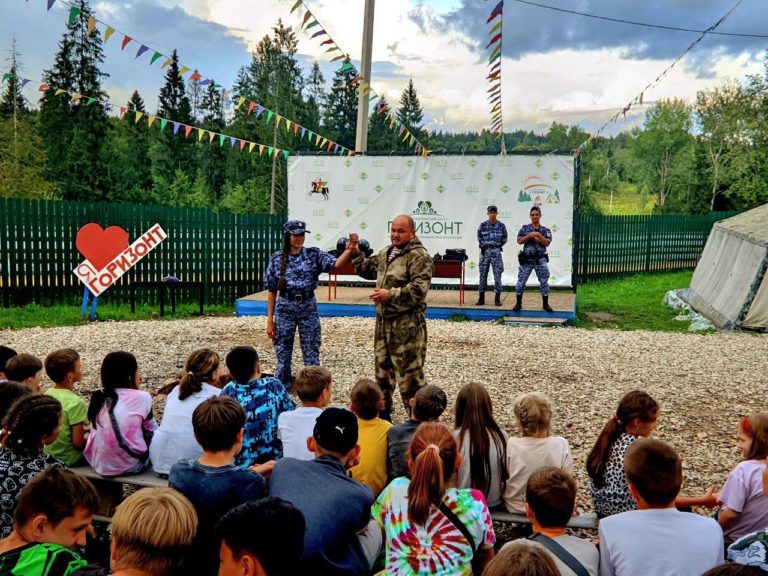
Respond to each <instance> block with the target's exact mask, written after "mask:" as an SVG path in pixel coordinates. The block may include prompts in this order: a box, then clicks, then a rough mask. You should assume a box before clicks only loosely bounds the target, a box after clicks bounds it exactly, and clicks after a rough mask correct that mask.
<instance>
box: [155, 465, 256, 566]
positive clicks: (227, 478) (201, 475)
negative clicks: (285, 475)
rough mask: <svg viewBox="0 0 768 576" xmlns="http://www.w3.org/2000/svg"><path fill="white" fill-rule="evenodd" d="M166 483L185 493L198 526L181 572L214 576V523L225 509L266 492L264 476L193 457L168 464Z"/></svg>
mask: <svg viewBox="0 0 768 576" xmlns="http://www.w3.org/2000/svg"><path fill="white" fill-rule="evenodd" d="M168 485H169V486H170V487H171V488H174V489H175V490H178V491H179V492H181V493H182V494H184V496H186V497H187V498H188V499H189V501H190V502H192V505H193V506H194V507H195V511H196V512H197V518H198V528H197V533H196V534H195V545H194V547H193V549H192V552H191V553H190V554H189V555H188V556H187V559H186V560H185V566H187V568H189V570H185V571H182V572H180V573H181V574H198V575H199V576H216V574H217V573H218V569H219V543H218V542H217V541H216V539H215V536H214V534H215V528H216V523H217V522H218V521H219V519H220V518H221V517H222V516H223V515H224V514H225V513H226V512H228V511H229V510H231V509H232V508H234V507H235V506H239V505H240V504H243V503H245V502H248V501H249V500H257V499H259V498H262V497H263V496H265V495H266V491H267V486H266V482H265V481H264V478H263V477H262V476H261V474H259V473H258V472H254V471H253V470H241V469H239V468H237V467H236V466H232V465H230V466H205V465H203V464H200V462H198V461H197V460H192V459H191V460H179V461H178V462H176V464H174V465H173V466H172V467H171V473H170V474H169V475H168Z"/></svg>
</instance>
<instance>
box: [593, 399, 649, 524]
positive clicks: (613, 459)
mask: <svg viewBox="0 0 768 576" xmlns="http://www.w3.org/2000/svg"><path fill="white" fill-rule="evenodd" d="M658 414H659V404H658V402H656V400H654V399H653V398H651V397H650V395H648V394H646V393H645V392H641V391H639V390H634V391H632V392H628V393H627V394H625V395H624V397H623V398H622V399H621V401H620V402H619V407H618V408H617V409H616V412H615V413H614V414H613V416H611V417H610V418H609V419H608V422H606V423H605V426H604V427H603V431H602V432H600V435H599V436H598V437H597V442H595V446H594V447H593V448H592V451H591V452H590V453H589V456H587V474H589V478H590V480H589V490H590V492H591V493H592V500H593V502H594V505H595V512H597V515H598V517H600V518H603V517H605V516H610V515H612V514H619V513H620V512H627V511H629V510H634V509H635V508H636V506H635V501H634V500H633V499H632V496H631V495H630V494H629V488H628V487H627V477H626V475H625V474H624V455H625V454H626V452H627V448H629V446H630V444H632V442H634V441H635V440H637V439H638V438H640V437H646V436H650V435H651V433H652V432H653V430H654V429H655V428H656V418H657V417H658Z"/></svg>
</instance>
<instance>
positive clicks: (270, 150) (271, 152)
mask: <svg viewBox="0 0 768 576" xmlns="http://www.w3.org/2000/svg"><path fill="white" fill-rule="evenodd" d="M267 150H269V157H270V158H272V154H274V153H275V149H274V148H272V146H267Z"/></svg>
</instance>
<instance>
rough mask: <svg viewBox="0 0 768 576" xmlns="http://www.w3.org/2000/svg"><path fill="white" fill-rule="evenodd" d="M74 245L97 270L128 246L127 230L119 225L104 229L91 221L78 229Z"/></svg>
mask: <svg viewBox="0 0 768 576" xmlns="http://www.w3.org/2000/svg"><path fill="white" fill-rule="evenodd" d="M75 246H77V251H78V252H80V254H82V255H83V256H85V257H86V258H87V259H88V260H89V261H90V263H91V264H93V267H94V268H96V270H97V271H99V270H102V269H103V268H104V266H106V265H107V264H109V263H110V262H112V260H114V259H115V257H117V256H118V255H120V253H121V252H122V251H123V250H125V249H126V248H128V232H126V231H125V230H123V229H122V228H120V226H110V227H109V228H107V229H106V230H104V228H102V227H101V226H99V225H98V224H96V223H95V222H91V223H90V224H86V225H85V226H83V227H82V228H80V230H78V232H77V240H75Z"/></svg>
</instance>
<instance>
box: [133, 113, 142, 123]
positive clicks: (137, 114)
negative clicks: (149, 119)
mask: <svg viewBox="0 0 768 576" xmlns="http://www.w3.org/2000/svg"><path fill="white" fill-rule="evenodd" d="M135 114H136V117H135V118H134V119H133V123H134V124H138V123H139V120H141V117H142V116H144V112H138V111H137V112H135Z"/></svg>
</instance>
